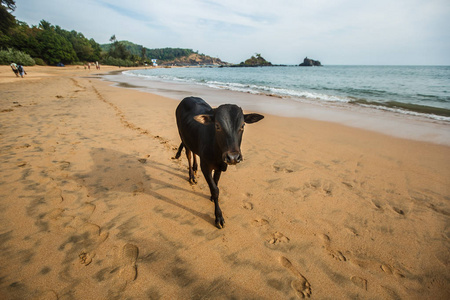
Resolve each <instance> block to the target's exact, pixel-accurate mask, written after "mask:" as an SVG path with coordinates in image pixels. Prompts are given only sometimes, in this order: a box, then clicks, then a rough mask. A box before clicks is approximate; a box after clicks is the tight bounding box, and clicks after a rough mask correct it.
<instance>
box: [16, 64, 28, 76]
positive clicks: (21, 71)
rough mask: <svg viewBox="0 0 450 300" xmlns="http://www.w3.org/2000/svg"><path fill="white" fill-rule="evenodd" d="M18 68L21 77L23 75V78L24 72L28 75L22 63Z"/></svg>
mask: <svg viewBox="0 0 450 300" xmlns="http://www.w3.org/2000/svg"><path fill="white" fill-rule="evenodd" d="M17 70H18V71H19V74H20V77H22V78H23V75H24V74H25V75H28V74H27V72H25V70H24V69H23V66H22V65H20V64H19V65H18V66H17Z"/></svg>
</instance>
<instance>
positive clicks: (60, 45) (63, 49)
mask: <svg viewBox="0 0 450 300" xmlns="http://www.w3.org/2000/svg"><path fill="white" fill-rule="evenodd" d="M0 4H1V5H0V64H9V63H10V62H11V61H14V62H17V63H21V64H23V65H27V66H29V65H34V64H39V65H45V64H48V65H57V64H59V63H63V64H81V65H82V64H85V63H87V62H95V61H99V62H100V63H101V64H108V65H115V66H126V67H129V66H138V65H144V64H149V61H150V60H151V59H157V60H158V63H159V64H164V62H171V61H175V60H176V59H180V58H182V57H189V56H191V55H193V54H197V55H200V57H205V58H206V57H207V56H205V55H203V54H198V51H197V52H194V51H193V50H192V49H181V48H161V49H149V48H145V47H143V46H142V45H136V44H134V43H132V42H129V41H119V40H118V39H117V38H116V36H115V35H112V36H111V38H110V40H109V41H110V44H103V45H100V44H99V43H97V42H96V41H95V40H94V39H93V38H91V39H89V38H87V37H85V36H84V35H83V34H82V33H81V32H77V31H75V30H71V31H69V30H65V29H62V28H61V27H60V26H58V25H52V24H51V23H50V22H48V21H46V20H42V21H41V22H40V23H39V24H38V25H31V26H29V25H28V24H27V23H25V22H21V21H19V20H17V19H16V18H15V17H14V16H13V15H12V14H11V12H13V11H14V10H15V8H16V4H15V1H14V0H0ZM197 62H198V63H199V64H202V62H201V61H198V60H197Z"/></svg>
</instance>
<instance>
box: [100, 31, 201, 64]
mask: <svg viewBox="0 0 450 300" xmlns="http://www.w3.org/2000/svg"><path fill="white" fill-rule="evenodd" d="M113 38H115V37H114V36H112V37H111V39H113ZM110 41H111V40H110ZM118 43H119V44H120V45H119V44H115V43H114V42H113V43H111V44H102V45H100V47H101V49H102V50H103V51H104V52H106V53H114V52H117V53H116V54H117V55H119V56H120V55H122V54H123V51H124V50H125V51H127V52H128V53H127V54H128V55H129V56H130V57H131V56H132V57H135V58H136V57H137V58H139V59H144V60H145V61H148V60H150V59H157V60H159V61H167V60H174V59H175V58H179V57H183V56H189V55H191V54H193V53H198V51H196V52H194V51H193V50H192V49H182V48H160V49H149V48H145V47H144V46H142V45H137V44H134V43H132V42H129V41H120V42H118ZM122 49H123V50H122Z"/></svg>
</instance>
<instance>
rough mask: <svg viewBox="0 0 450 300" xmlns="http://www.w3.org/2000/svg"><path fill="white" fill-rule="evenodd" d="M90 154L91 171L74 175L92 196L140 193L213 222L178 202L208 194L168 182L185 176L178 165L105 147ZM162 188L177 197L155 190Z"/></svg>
mask: <svg viewBox="0 0 450 300" xmlns="http://www.w3.org/2000/svg"><path fill="white" fill-rule="evenodd" d="M91 156H92V159H93V161H94V165H93V167H92V169H91V171H90V172H89V173H86V174H78V175H77V178H78V179H79V180H82V181H83V185H85V186H86V187H87V188H88V190H89V192H90V194H91V195H92V196H95V197H97V198H101V197H104V196H105V194H106V193H108V192H110V191H116V192H123V193H130V194H136V193H144V194H147V195H150V196H152V197H153V198H155V199H158V200H159V201H163V202H165V203H168V204H170V205H173V206H176V207H178V208H181V209H183V210H185V211H187V212H189V213H191V214H192V215H194V216H196V217H198V218H200V219H203V220H205V221H206V222H208V223H209V224H212V225H214V218H213V217H212V216H210V215H208V214H205V213H201V212H199V211H196V210H195V209H192V208H190V207H188V206H186V205H184V204H182V203H181V201H183V199H188V198H189V197H192V196H195V197H201V198H205V199H207V200H208V201H209V197H207V195H205V194H202V193H196V192H194V191H192V190H189V189H184V188H180V187H178V186H176V185H174V184H171V183H170V181H171V180H179V179H182V180H186V177H185V176H183V175H182V174H180V172H179V170H178V169H176V168H174V167H172V166H170V165H165V164H162V163H160V162H157V161H153V160H151V159H142V158H139V157H136V156H133V155H130V154H126V153H122V152H118V151H115V150H111V149H105V148H95V149H93V150H91ZM176 177H178V178H176ZM164 189H166V190H167V189H168V190H171V191H176V192H173V193H171V195H173V197H176V196H177V195H179V196H178V198H177V199H174V198H173V197H168V196H166V195H164V193H162V192H158V191H162V190H164ZM165 194H167V193H165ZM130 204H131V203H130ZM124 209H125V208H124Z"/></svg>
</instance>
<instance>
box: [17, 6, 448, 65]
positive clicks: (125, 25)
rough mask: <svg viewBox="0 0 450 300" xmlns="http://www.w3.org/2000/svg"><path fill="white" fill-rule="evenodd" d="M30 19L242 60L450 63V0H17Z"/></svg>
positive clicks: (102, 39)
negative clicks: (257, 55)
mask: <svg viewBox="0 0 450 300" xmlns="http://www.w3.org/2000/svg"><path fill="white" fill-rule="evenodd" d="M16 6H17V8H16V10H15V11H14V12H13V13H12V14H13V15H14V16H15V17H16V18H17V19H18V20H20V21H23V22H26V23H28V25H30V26H31V25H38V24H39V22H40V21H41V20H43V19H44V20H46V21H48V22H50V23H51V24H52V25H59V26H60V27H61V28H63V29H66V30H76V31H78V32H81V33H83V35H84V36H85V37H87V38H89V39H90V38H93V39H95V40H96V41H97V42H98V43H100V44H104V43H109V39H110V37H111V36H112V35H114V34H115V35H116V38H117V39H118V40H128V41H130V42H133V43H135V44H138V45H143V46H145V47H147V48H165V47H174V48H189V49H193V50H194V51H199V53H203V54H206V55H210V56H213V57H219V58H220V59H222V60H223V61H226V62H230V63H239V62H241V61H244V60H246V59H247V58H249V57H251V56H252V55H254V54H255V53H260V54H261V55H262V57H264V58H265V59H266V60H268V61H270V62H272V63H274V64H299V63H301V62H302V61H303V58H305V57H306V56H307V57H309V58H312V59H316V60H320V61H321V62H322V64H323V65H450V1H449V0H365V1H361V0H327V1H325V0H272V1H270V0H253V1H247V0H126V1H124V0H110V1H108V0H16Z"/></svg>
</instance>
